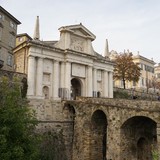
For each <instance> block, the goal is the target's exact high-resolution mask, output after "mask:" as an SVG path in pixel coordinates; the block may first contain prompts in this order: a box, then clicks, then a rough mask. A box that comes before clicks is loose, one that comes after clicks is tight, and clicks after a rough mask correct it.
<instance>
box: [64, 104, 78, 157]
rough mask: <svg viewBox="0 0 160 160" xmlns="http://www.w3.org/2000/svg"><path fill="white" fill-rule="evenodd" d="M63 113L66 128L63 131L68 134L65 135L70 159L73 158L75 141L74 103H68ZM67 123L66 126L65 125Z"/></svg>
mask: <svg viewBox="0 0 160 160" xmlns="http://www.w3.org/2000/svg"><path fill="white" fill-rule="evenodd" d="M63 114H64V119H65V122H67V123H64V129H63V132H64V133H67V136H65V142H66V143H67V142H68V144H66V145H67V152H66V153H67V154H68V155H67V157H68V159H72V155H73V153H72V151H73V141H74V120H75V109H74V107H73V106H72V105H70V104H66V105H65V106H64V108H63ZM65 125H66V126H65Z"/></svg>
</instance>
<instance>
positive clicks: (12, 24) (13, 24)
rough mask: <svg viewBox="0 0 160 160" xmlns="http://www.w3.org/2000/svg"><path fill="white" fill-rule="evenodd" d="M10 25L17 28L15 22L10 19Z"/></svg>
mask: <svg viewBox="0 0 160 160" xmlns="http://www.w3.org/2000/svg"><path fill="white" fill-rule="evenodd" d="M10 27H11V28H13V29H16V25H15V23H13V22H12V21H10Z"/></svg>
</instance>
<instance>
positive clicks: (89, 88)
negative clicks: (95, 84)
mask: <svg viewBox="0 0 160 160" xmlns="http://www.w3.org/2000/svg"><path fill="white" fill-rule="evenodd" d="M92 92H93V89H92V67H91V66H88V69H87V96H88V97H92Z"/></svg>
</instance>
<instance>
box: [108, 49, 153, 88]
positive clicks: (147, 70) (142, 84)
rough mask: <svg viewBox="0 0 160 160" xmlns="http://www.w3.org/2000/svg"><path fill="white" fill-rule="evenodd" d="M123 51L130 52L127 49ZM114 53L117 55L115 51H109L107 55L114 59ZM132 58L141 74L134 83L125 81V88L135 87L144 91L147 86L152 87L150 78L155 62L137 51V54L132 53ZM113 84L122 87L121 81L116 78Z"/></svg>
mask: <svg viewBox="0 0 160 160" xmlns="http://www.w3.org/2000/svg"><path fill="white" fill-rule="evenodd" d="M125 53H130V52H129V50H128V51H127V52H125ZM116 55H118V53H117V52H116V51H111V52H110V55H109V57H110V59H112V60H113V61H114V59H115V58H116ZM132 58H133V62H134V63H135V64H138V66H139V67H140V68H141V75H140V79H139V81H138V82H136V83H135V82H127V81H126V88H127V89H130V88H135V89H140V90H144V91H146V90H147V89H149V88H152V78H153V76H154V65H155V62H154V61H153V60H152V59H151V60H150V59H148V58H146V57H144V56H142V55H140V54H139V52H138V54H137V55H133V56H132ZM114 86H115V87H119V88H123V81H120V80H116V81H115V82H114Z"/></svg>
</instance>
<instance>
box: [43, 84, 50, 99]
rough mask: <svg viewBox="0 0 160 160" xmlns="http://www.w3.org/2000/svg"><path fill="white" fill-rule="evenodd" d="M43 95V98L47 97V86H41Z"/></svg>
mask: <svg viewBox="0 0 160 160" xmlns="http://www.w3.org/2000/svg"><path fill="white" fill-rule="evenodd" d="M43 96H44V98H45V99H49V87H48V86H44V87H43Z"/></svg>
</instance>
